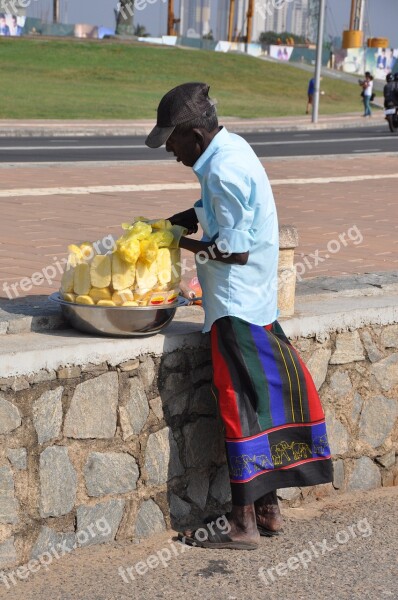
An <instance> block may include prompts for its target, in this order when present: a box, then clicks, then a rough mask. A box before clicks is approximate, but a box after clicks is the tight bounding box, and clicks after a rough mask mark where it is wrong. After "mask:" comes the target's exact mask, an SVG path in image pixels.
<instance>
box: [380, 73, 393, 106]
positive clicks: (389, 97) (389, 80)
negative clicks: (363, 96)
mask: <svg viewBox="0 0 398 600" xmlns="http://www.w3.org/2000/svg"><path fill="white" fill-rule="evenodd" d="M383 94H384V108H386V109H387V108H393V107H394V106H395V82H394V76H393V75H392V74H391V73H389V74H388V75H387V77H386V85H385V86H384V90H383Z"/></svg>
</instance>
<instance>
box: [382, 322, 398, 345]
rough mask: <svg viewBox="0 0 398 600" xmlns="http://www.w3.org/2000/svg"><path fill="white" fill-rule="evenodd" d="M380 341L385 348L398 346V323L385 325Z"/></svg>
mask: <svg viewBox="0 0 398 600" xmlns="http://www.w3.org/2000/svg"><path fill="white" fill-rule="evenodd" d="M380 341H381V343H382V345H383V346H384V348H398V325H390V326H389V327H385V328H384V329H383V331H382V333H381V338H380Z"/></svg>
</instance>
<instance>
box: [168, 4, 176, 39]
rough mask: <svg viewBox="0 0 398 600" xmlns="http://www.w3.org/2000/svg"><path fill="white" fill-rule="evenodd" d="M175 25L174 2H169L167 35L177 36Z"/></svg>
mask: <svg viewBox="0 0 398 600" xmlns="http://www.w3.org/2000/svg"><path fill="white" fill-rule="evenodd" d="M174 23H175V19H174V0H169V8H168V14H167V35H175V30H174Z"/></svg>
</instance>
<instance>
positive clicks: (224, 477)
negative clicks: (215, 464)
mask: <svg viewBox="0 0 398 600" xmlns="http://www.w3.org/2000/svg"><path fill="white" fill-rule="evenodd" d="M210 495H211V496H213V498H214V499H215V500H217V502H219V504H226V503H227V502H230V501H231V498H232V497H231V483H230V480H229V471H228V467H227V465H223V466H222V467H220V468H219V469H218V471H217V474H216V476H215V478H214V479H213V481H212V483H211V486H210Z"/></svg>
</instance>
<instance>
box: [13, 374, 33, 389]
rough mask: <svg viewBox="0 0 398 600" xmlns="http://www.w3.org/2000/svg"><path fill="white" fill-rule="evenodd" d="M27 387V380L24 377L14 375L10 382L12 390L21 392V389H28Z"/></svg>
mask: <svg viewBox="0 0 398 600" xmlns="http://www.w3.org/2000/svg"><path fill="white" fill-rule="evenodd" d="M29 387H30V386H29V382H28V380H27V379H26V378H25V377H15V378H14V381H13V382H12V384H11V389H12V391H13V392H21V391H22V390H28V389H29Z"/></svg>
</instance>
